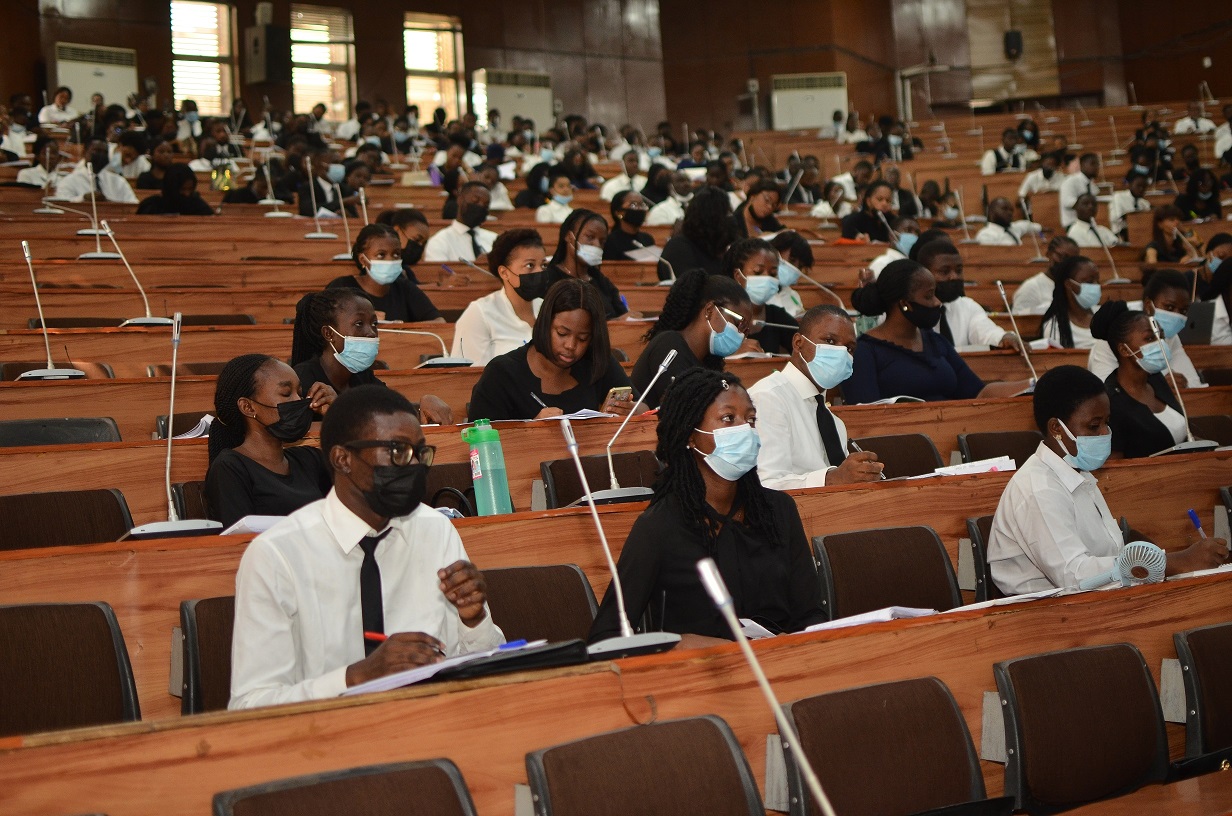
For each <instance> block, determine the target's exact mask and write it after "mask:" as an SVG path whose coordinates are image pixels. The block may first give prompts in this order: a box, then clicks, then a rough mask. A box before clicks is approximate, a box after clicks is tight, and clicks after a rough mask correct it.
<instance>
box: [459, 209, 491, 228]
mask: <svg viewBox="0 0 1232 816" xmlns="http://www.w3.org/2000/svg"><path fill="white" fill-rule="evenodd" d="M458 220H459V221H461V222H462V223H463V224H466V226H468V227H471V228H474V227H477V226H479V225H480V224H482V223H483V222H484V221H486V220H488V208H487V207H485V206H483V205H482V204H467V205H466V207H464V208H463V209H462V211H461V212H459V213H458Z"/></svg>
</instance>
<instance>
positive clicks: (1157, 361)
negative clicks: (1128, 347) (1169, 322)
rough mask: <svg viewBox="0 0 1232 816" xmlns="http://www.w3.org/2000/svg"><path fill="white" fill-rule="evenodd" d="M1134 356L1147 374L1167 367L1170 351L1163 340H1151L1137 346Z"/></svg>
mask: <svg viewBox="0 0 1232 816" xmlns="http://www.w3.org/2000/svg"><path fill="white" fill-rule="evenodd" d="M1160 331H1163V329H1160ZM1134 356H1135V357H1136V358H1137V362H1138V365H1139V366H1140V367H1141V368H1142V370H1143V371H1145V372H1146V373H1147V374H1158V373H1160V372H1161V371H1163V370H1164V369H1165V368H1167V367H1168V363H1169V362H1171V360H1172V352H1171V351H1170V350H1169V349H1168V344H1167V343H1165V342H1164V341H1163V340H1152V341H1151V342H1150V343H1147V344H1146V345H1144V346H1142V347H1141V348H1139V349H1138V351H1137V353H1136V354H1134Z"/></svg>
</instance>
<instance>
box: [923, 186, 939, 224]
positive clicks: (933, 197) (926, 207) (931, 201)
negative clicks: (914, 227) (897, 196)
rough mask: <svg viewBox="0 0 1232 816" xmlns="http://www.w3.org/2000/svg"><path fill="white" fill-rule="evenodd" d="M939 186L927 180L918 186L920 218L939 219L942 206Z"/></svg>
mask: <svg viewBox="0 0 1232 816" xmlns="http://www.w3.org/2000/svg"><path fill="white" fill-rule="evenodd" d="M941 198H942V196H941V185H940V184H938V183H937V182H936V181H934V180H933V179H929V180H928V181H926V182H924V183H923V184H921V185H920V213H919V217H920V218H933V219H936V218H939V217H940V215H941V210H942V208H943V205H942V203H941Z"/></svg>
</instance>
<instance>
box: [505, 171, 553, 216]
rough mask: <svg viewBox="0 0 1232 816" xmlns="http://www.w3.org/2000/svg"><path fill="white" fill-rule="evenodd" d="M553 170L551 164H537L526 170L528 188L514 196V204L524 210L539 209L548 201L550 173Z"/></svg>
mask: <svg viewBox="0 0 1232 816" xmlns="http://www.w3.org/2000/svg"><path fill="white" fill-rule="evenodd" d="M551 170H552V166H551V165H550V164H547V163H546V162H545V163H542V164H536V165H535V166H534V167H532V168H531V169H530V170H528V171H526V176H525V179H524V181H525V184H526V189H524V190H520V191H518V194H517V195H516V196H514V197H513V206H514V207H516V208H518V209H524V210H538V209H539V208H540V207H542V206H543V205H544V204H546V203H547V202H548V173H550V172H551Z"/></svg>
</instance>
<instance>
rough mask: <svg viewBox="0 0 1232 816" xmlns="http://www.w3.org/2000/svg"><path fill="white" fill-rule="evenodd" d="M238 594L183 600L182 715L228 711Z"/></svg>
mask: <svg viewBox="0 0 1232 816" xmlns="http://www.w3.org/2000/svg"><path fill="white" fill-rule="evenodd" d="M234 624H235V596H234V595H226V596H223V597H221V598H198V599H196V600H191V601H182V602H181V603H180V630H181V631H182V632H183V634H184V638H183V641H182V647H183V655H184V663H183V665H184V685H183V696H182V697H180V713H181V714H200V713H201V712H203V711H224V710H226V708H227V702H228V701H229V700H230V699H231V630H232V627H233V626H234Z"/></svg>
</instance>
